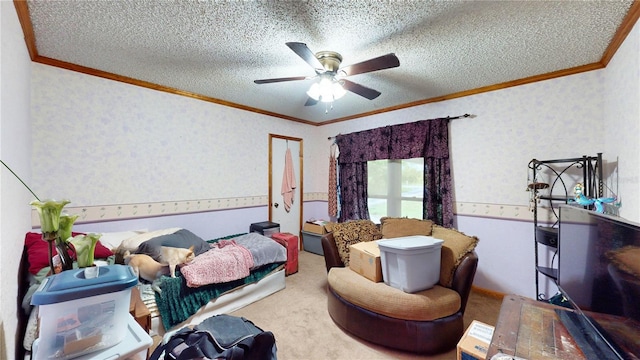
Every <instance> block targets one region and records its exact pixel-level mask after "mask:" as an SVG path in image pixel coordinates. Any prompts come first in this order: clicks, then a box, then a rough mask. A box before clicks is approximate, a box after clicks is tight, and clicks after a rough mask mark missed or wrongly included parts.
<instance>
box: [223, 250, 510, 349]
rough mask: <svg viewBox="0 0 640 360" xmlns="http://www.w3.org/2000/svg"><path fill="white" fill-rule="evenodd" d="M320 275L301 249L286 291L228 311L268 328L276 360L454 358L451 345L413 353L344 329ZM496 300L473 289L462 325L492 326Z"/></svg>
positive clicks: (319, 266)
mask: <svg viewBox="0 0 640 360" xmlns="http://www.w3.org/2000/svg"><path fill="white" fill-rule="evenodd" d="M326 279H327V273H326V269H325V264H324V258H323V257H322V256H319V255H316V254H313V253H309V252H304V251H303V252H301V253H300V254H299V271H298V273H296V274H293V275H291V276H288V277H287V278H286V289H284V290H282V291H279V292H278V293H275V294H273V295H271V296H269V297H267V298H265V299H262V300H260V301H258V302H255V303H253V304H251V305H249V306H247V307H245V308H243V309H240V310H237V311H235V312H234V313H232V314H233V315H236V316H244V317H245V318H247V319H250V320H251V321H253V322H254V323H255V324H256V325H258V326H259V327H261V328H262V329H264V330H269V331H272V332H273V333H274V334H275V337H276V344H277V347H278V359H279V360H300V359H305V360H316V359H317V360H326V359H437V360H445V359H446V360H449V359H450V360H454V359H456V350H455V349H452V350H451V351H449V352H446V353H443V354H439V355H436V356H424V355H417V354H411V353H406V352H401V351H394V350H391V349H387V348H383V347H381V346H378V345H374V344H371V343H368V342H365V341H363V340H360V339H358V338H355V337H353V336H351V335H349V334H348V333H346V332H344V331H343V330H341V329H340V328H339V327H338V326H337V325H335V323H334V322H333V320H331V317H330V316H329V314H328V312H327V295H326V283H327V282H326ZM501 303H502V300H501V299H500V298H497V297H495V296H493V295H492V294H484V293H481V292H477V291H473V292H472V293H471V296H470V299H469V303H468V305H467V311H466V312H465V319H464V320H465V327H467V326H468V325H469V324H470V323H471V321H473V320H478V321H481V322H484V323H487V324H490V325H495V323H496V321H497V319H498V313H499V311H500V304H501Z"/></svg>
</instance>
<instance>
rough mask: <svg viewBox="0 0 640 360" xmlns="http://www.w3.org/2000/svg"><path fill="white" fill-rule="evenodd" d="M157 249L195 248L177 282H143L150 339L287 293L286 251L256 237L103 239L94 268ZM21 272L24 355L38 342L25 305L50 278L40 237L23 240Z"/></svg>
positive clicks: (133, 234) (126, 235) (183, 234)
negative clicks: (280, 291)
mask: <svg viewBox="0 0 640 360" xmlns="http://www.w3.org/2000/svg"><path fill="white" fill-rule="evenodd" d="M43 245H45V246H43ZM159 246H173V247H183V248H189V247H190V246H194V253H195V255H196V256H195V258H194V260H193V261H192V262H190V263H189V264H186V265H184V266H182V267H179V270H178V271H176V277H175V278H171V277H167V276H163V277H162V278H161V279H159V280H158V281H156V282H154V283H153V284H149V283H147V282H145V281H143V280H141V281H140V282H139V284H138V285H137V286H138V288H139V290H140V291H139V292H140V295H141V298H142V301H143V302H144V303H145V305H146V306H147V307H148V308H149V310H150V312H151V317H152V318H151V333H152V334H157V335H160V336H163V335H165V334H166V333H168V332H173V331H175V330H178V329H180V328H182V327H184V326H186V325H190V324H197V323H200V322H201V321H202V320H204V319H205V318H207V317H210V316H212V315H216V314H221V313H229V312H232V311H234V310H237V309H240V308H242V307H244V306H246V305H248V304H251V303H253V302H255V301H258V300H260V299H262V298H264V297H266V296H269V295H271V294H273V293H275V292H277V291H279V290H282V289H284V287H285V271H284V263H285V262H286V256H287V255H286V249H285V248H284V247H283V246H282V245H280V244H279V243H277V242H276V241H273V240H272V239H270V238H268V237H265V236H262V235H260V234H258V233H249V234H235V235H229V236H226V237H223V238H218V239H213V240H208V241H205V240H203V239H201V238H199V237H197V236H196V235H195V234H193V233H191V232H190V231H188V230H186V229H182V228H168V229H160V230H156V231H151V232H149V231H144V230H143V231H128V232H117V233H103V235H102V237H101V238H100V242H99V243H98V245H97V246H96V251H95V258H96V263H97V264H98V265H101V264H113V263H123V258H122V254H123V253H124V252H126V251H129V252H131V253H145V254H148V255H150V256H152V257H153V255H152V254H155V253H157V251H158V249H159ZM20 272H21V278H22V279H23V282H22V284H21V285H20V286H19V296H20V297H21V299H22V302H21V306H22V311H20V314H21V316H20V318H21V319H20V328H21V329H19V331H24V334H25V336H24V340H23V344H22V345H23V348H24V351H26V353H27V355H28V353H29V351H30V350H31V344H32V343H33V340H34V339H35V338H36V337H37V330H36V329H37V320H36V319H37V310H38V309H37V307H33V306H31V305H30V304H29V301H30V298H31V295H32V294H33V292H34V291H35V290H36V289H37V286H38V285H39V283H40V282H41V281H42V280H43V279H44V278H45V277H46V276H47V273H48V272H49V267H48V260H47V248H46V243H45V242H44V241H42V239H41V238H40V234H39V233H27V235H26V237H25V250H24V252H23V260H22V262H21V269H20ZM22 275H24V276H22ZM20 358H22V356H21V357H20Z"/></svg>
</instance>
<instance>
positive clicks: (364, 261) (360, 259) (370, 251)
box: [349, 241, 382, 282]
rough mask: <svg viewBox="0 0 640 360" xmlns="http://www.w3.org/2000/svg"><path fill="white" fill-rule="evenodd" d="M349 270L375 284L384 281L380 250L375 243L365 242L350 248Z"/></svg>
mask: <svg viewBox="0 0 640 360" xmlns="http://www.w3.org/2000/svg"><path fill="white" fill-rule="evenodd" d="M349 268H350V269H351V270H353V271H355V272H357V273H358V274H360V275H362V276H364V277H366V278H367V279H369V280H371V281H374V282H381V281H382V266H381V264H380V249H379V248H378V243H377V242H375V241H363V242H361V243H357V244H354V245H351V246H350V249H349Z"/></svg>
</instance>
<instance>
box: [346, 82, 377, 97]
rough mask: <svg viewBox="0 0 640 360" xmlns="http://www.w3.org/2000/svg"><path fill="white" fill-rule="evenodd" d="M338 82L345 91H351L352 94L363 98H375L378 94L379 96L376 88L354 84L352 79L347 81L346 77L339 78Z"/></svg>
mask: <svg viewBox="0 0 640 360" xmlns="http://www.w3.org/2000/svg"><path fill="white" fill-rule="evenodd" d="M340 83H341V84H342V87H343V88H344V89H345V90H347V91H351V92H352V93H354V94H358V95H360V96H362V97H364V98H367V99H369V100H373V99H375V98H377V97H378V96H380V94H381V93H380V92H379V91H378V90H373V89H371V88H368V87H366V86H362V85H360V84H356V83H354V82H353V81H349V80H346V79H342V80H340Z"/></svg>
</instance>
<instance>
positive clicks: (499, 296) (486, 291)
mask: <svg viewBox="0 0 640 360" xmlns="http://www.w3.org/2000/svg"><path fill="white" fill-rule="evenodd" d="M471 290H472V291H475V292H477V293H479V294H482V295H485V296H489V297H492V298H496V299H502V298H504V297H505V296H506V295H507V294H505V293H501V292H499V291H495V290H489V289H484V288H481V287H477V286H475V285H472V286H471Z"/></svg>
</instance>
